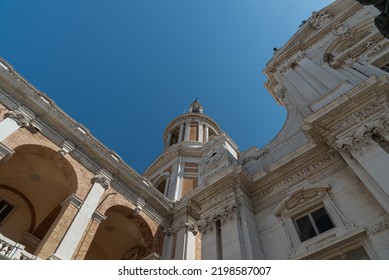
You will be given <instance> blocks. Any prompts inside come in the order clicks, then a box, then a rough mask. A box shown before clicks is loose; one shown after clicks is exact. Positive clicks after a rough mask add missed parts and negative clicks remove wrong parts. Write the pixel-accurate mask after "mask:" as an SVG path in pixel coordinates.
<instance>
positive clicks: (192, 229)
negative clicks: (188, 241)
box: [163, 221, 199, 236]
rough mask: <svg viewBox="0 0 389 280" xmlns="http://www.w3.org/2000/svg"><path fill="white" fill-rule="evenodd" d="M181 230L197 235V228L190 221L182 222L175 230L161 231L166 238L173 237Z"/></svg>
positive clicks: (166, 229)
mask: <svg viewBox="0 0 389 280" xmlns="http://www.w3.org/2000/svg"><path fill="white" fill-rule="evenodd" d="M183 228H184V229H186V230H188V231H190V232H192V233H193V235H196V234H197V233H199V226H198V225H197V224H195V223H194V222H191V221H189V222H182V223H181V225H179V226H178V227H175V228H165V229H164V230H163V233H164V234H166V235H167V236H173V235H175V234H176V233H177V232H179V231H180V230H181V229H183Z"/></svg>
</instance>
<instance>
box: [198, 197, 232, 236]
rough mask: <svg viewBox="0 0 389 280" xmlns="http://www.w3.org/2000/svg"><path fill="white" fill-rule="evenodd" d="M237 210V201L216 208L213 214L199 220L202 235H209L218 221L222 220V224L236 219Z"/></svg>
mask: <svg viewBox="0 0 389 280" xmlns="http://www.w3.org/2000/svg"><path fill="white" fill-rule="evenodd" d="M236 212H237V205H236V203H235V202H234V203H231V204H229V205H226V206H224V207H223V208H220V209H218V210H216V212H215V213H213V214H212V215H210V216H207V217H206V218H204V219H202V220H200V221H198V230H199V232H200V233H201V234H202V235H207V234H209V233H211V232H212V231H213V230H214V229H215V227H216V225H215V224H216V222H217V221H220V223H221V225H222V226H223V225H226V224H228V223H230V222H232V221H234V220H235V217H236V215H235V213H236Z"/></svg>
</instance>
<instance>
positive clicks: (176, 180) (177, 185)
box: [167, 156, 184, 201]
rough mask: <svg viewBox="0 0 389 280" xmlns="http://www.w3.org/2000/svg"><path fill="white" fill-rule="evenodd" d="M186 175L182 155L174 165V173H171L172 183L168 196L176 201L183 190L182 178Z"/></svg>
mask: <svg viewBox="0 0 389 280" xmlns="http://www.w3.org/2000/svg"><path fill="white" fill-rule="evenodd" d="M183 176H184V163H183V162H182V157H181V156H179V157H178V159H177V163H176V164H175V165H174V166H173V170H172V173H171V175H170V183H169V190H168V194H167V196H168V198H169V199H172V200H174V201H176V200H178V199H179V197H180V195H181V190H182V179H183Z"/></svg>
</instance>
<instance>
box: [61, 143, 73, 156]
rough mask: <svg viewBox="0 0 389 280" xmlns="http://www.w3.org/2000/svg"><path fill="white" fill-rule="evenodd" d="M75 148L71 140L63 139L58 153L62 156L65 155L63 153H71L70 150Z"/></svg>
mask: <svg viewBox="0 0 389 280" xmlns="http://www.w3.org/2000/svg"><path fill="white" fill-rule="evenodd" d="M75 149H76V146H75V145H74V144H73V143H72V142H71V141H69V140H65V141H64V142H63V143H62V149H61V150H60V151H59V154H60V155H62V156H65V155H67V154H69V153H71V152H72V151H74V150H75Z"/></svg>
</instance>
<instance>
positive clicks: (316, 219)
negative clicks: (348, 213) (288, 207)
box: [295, 207, 335, 242]
mask: <svg viewBox="0 0 389 280" xmlns="http://www.w3.org/2000/svg"><path fill="white" fill-rule="evenodd" d="M295 223H296V226H297V232H298V234H299V237H300V240H301V242H303V241H305V240H308V239H310V238H312V237H315V236H316V235H318V234H321V233H323V232H326V231H328V230H330V229H332V228H334V227H335V226H334V223H333V222H332V221H331V218H330V216H329V215H328V213H327V211H326V210H325V209H324V207H322V208H320V209H317V210H315V211H313V212H311V213H308V214H306V215H305V216H303V217H300V218H298V219H296V220H295Z"/></svg>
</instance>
